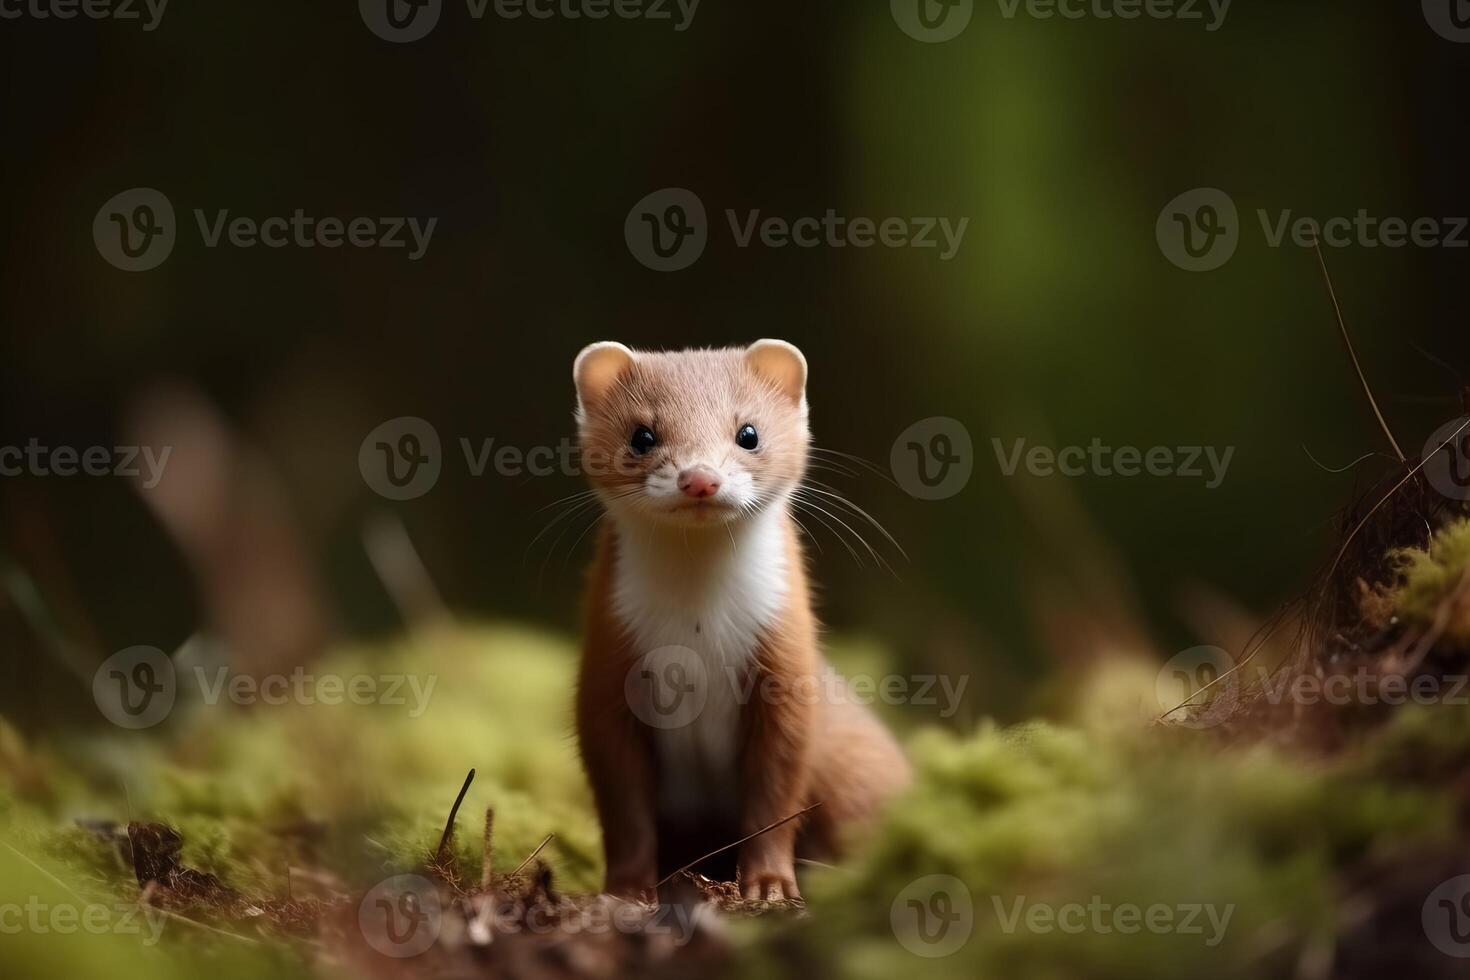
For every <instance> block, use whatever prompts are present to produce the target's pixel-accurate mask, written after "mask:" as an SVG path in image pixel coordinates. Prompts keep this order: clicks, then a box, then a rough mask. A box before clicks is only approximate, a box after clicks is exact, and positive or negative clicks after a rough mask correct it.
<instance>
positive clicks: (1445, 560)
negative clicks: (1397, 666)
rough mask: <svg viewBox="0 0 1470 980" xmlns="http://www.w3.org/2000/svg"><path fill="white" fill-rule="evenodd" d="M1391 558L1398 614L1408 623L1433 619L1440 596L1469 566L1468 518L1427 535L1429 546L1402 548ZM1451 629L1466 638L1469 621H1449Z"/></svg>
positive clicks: (1446, 594)
mask: <svg viewBox="0 0 1470 980" xmlns="http://www.w3.org/2000/svg"><path fill="white" fill-rule="evenodd" d="M1395 558H1396V560H1397V561H1398V563H1399V567H1400V572H1401V575H1402V584H1401V585H1400V586H1399V589H1398V594H1397V608H1398V612H1399V615H1401V616H1402V617H1403V618H1404V619H1406V620H1408V621H1409V622H1412V623H1418V624H1427V623H1430V622H1433V621H1434V619H1435V617H1436V615H1437V614H1438V612H1439V609H1440V606H1441V605H1442V604H1443V602H1444V600H1445V599H1447V598H1448V597H1449V596H1450V595H1451V593H1453V592H1454V590H1455V589H1456V588H1457V587H1458V586H1459V584H1460V582H1461V581H1462V580H1463V579H1464V577H1465V573H1466V571H1467V570H1470V520H1460V521H1455V522H1453V523H1451V524H1448V525H1446V526H1445V527H1443V528H1441V529H1440V530H1439V531H1438V532H1436V533H1435V535H1434V536H1433V537H1432V538H1431V539H1430V541H1429V547H1427V548H1409V549H1405V550H1402V551H1399V552H1397V553H1396V555H1395ZM1461 619H1462V620H1463V619H1464V617H1461ZM1451 632H1452V633H1453V634H1456V635H1458V636H1459V638H1460V639H1470V623H1466V622H1463V621H1462V622H1459V623H1455V624H1452V626H1451Z"/></svg>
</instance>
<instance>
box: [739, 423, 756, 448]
mask: <svg viewBox="0 0 1470 980" xmlns="http://www.w3.org/2000/svg"><path fill="white" fill-rule="evenodd" d="M760 444H761V437H760V436H758V435H756V433H755V426H753V425H751V424H750V423H749V422H747V423H746V424H744V425H742V426H741V427H740V431H739V432H737V433H735V445H737V446H739V447H740V448H741V449H754V448H755V447H756V446H759V445H760Z"/></svg>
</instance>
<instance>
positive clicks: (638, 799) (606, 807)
mask: <svg viewBox="0 0 1470 980" xmlns="http://www.w3.org/2000/svg"><path fill="white" fill-rule="evenodd" d="M610 659H611V658H608V659H603V658H597V657H586V658H584V659H583V665H582V676H581V682H580V684H579V687H578V691H577V742H578V745H579V746H580V748H581V753H582V762H583V765H584V766H585V767H586V769H587V777H588V781H589V782H590V783H591V784H592V795H593V798H594V799H595V801H596V803H597V815H598V817H599V819H600V820H601V823H602V850H603V855H604V857H605V858H606V864H607V877H606V880H605V883H604V885H603V890H604V891H606V892H608V893H609V894H613V895H618V896H620V897H623V898H629V899H634V900H643V901H653V900H654V889H655V886H656V885H657V883H658V837H657V824H656V821H655V814H654V775H653V758H652V748H651V746H650V745H649V742H648V738H647V736H646V733H645V732H643V731H642V730H641V727H640V726H641V723H640V722H639V721H638V719H637V718H636V717H635V716H634V715H633V713H632V711H631V710H630V709H629V707H628V704H627V701H626V699H625V698H624V695H623V685H622V680H623V679H622V676H621V674H619V675H618V676H617V677H616V678H613V677H605V676H602V674H604V673H608V671H607V665H608V661H609V660H610ZM613 663H616V661H613ZM613 673H616V671H613Z"/></svg>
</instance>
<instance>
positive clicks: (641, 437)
mask: <svg viewBox="0 0 1470 980" xmlns="http://www.w3.org/2000/svg"><path fill="white" fill-rule="evenodd" d="M628 445H630V446H632V447H633V452H635V453H637V454H638V455H639V456H642V455H643V454H644V453H646V452H648V451H649V450H650V449H652V448H653V447H654V446H656V445H658V438H657V437H656V436H655V435H654V434H653V430H652V429H650V428H649V427H648V426H646V425H640V426H639V427H638V428H636V429H634V430H633V438H632V439H630V440H628Z"/></svg>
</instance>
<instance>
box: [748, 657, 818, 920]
mask: <svg viewBox="0 0 1470 980" xmlns="http://www.w3.org/2000/svg"><path fill="white" fill-rule="evenodd" d="M777 662H779V660H778V661H777ZM754 669H756V670H758V671H761V672H762V676H761V680H762V681H765V680H766V679H767V678H770V679H771V680H773V681H775V683H757V684H756V685H755V686H754V687H753V691H754V695H753V696H752V697H751V699H750V701H749V702H748V703H747V704H746V706H745V718H746V726H747V733H746V739H745V745H744V754H743V757H742V759H741V795H742V798H743V801H744V803H743V808H742V812H741V835H742V836H744V835H746V834H753V833H755V832H756V831H758V830H761V829H762V828H764V827H768V826H770V825H771V824H773V823H775V822H776V821H778V820H781V819H783V818H785V817H789V816H791V815H792V814H793V813H796V812H797V811H798V810H800V809H802V807H804V806H806V805H807V799H806V794H807V786H808V783H809V778H808V772H807V766H808V755H809V753H808V747H809V745H810V743H811V726H812V724H813V719H814V716H815V710H814V707H815V706H814V705H813V704H811V703H804V702H808V701H809V700H810V698H809V697H807V696H806V695H808V694H809V690H808V689H806V688H804V687H803V686H802V685H800V684H793V683H792V681H793V680H795V677H793V676H792V675H790V674H786V673H785V672H778V673H776V674H771V673H770V672H769V671H768V670H767V669H766V668H765V667H764V666H757V667H755V668H754ZM798 676H799V675H798ZM800 823H801V821H799V820H792V821H790V822H789V823H784V824H782V825H781V826H779V827H777V828H776V829H774V830H770V831H767V832H766V833H764V834H761V835H760V836H759V837H756V838H754V839H752V840H749V841H747V842H746V843H745V844H744V845H742V846H741V848H740V857H739V864H738V867H739V871H740V890H741V894H742V895H743V896H744V897H745V898H754V899H764V900H767V901H781V900H783V899H792V898H800V897H801V895H800V893H799V892H798V891H797V888H796V835H797V831H798V830H800V826H799V824H800Z"/></svg>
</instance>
